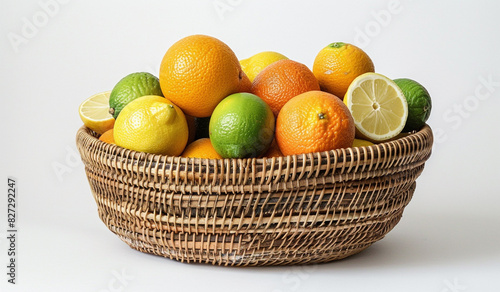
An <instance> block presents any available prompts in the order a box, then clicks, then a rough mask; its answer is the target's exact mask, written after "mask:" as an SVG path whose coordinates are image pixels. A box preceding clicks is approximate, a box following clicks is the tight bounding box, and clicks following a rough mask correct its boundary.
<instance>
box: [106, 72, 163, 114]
mask: <svg viewBox="0 0 500 292" xmlns="http://www.w3.org/2000/svg"><path fill="white" fill-rule="evenodd" d="M145 95H159V96H163V93H162V92H161V88H160V81H159V80H158V78H157V77H156V76H154V75H152V74H150V73H147V72H136V73H131V74H129V75H127V76H125V77H123V78H122V79H121V80H120V81H118V83H116V85H115V86H114V87H113V90H112V91H111V94H110V96H109V112H110V113H111V114H112V115H113V117H114V118H115V119H116V118H117V117H118V115H119V114H120V112H121V110H122V109H123V108H124V107H125V106H126V105H127V104H128V103H129V102H131V101H132V100H134V99H136V98H138V97H141V96H145Z"/></svg>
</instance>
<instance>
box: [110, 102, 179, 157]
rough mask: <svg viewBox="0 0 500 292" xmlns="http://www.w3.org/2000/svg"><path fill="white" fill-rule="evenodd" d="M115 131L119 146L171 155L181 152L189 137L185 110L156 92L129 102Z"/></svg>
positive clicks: (117, 122) (116, 124)
mask: <svg viewBox="0 0 500 292" xmlns="http://www.w3.org/2000/svg"><path fill="white" fill-rule="evenodd" d="M113 131H114V133H113V136H114V139H115V143H116V145H118V146H121V147H124V148H127V149H131V150H135V151H141V152H147V153H153V154H163V155H172V156H178V155H179V154H181V153H182V151H183V150H184V147H186V143H187V140H188V136H189V130H188V125H187V122H186V117H185V116H184V113H183V112H182V110H181V109H180V108H179V107H177V106H176V105H174V104H173V103H172V102H171V101H169V100H168V99H166V98H164V97H161V96H156V95H146V96H142V97H139V98H137V99H135V100H133V101H131V102H130V103H129V104H127V105H126V106H125V107H124V108H123V110H122V111H121V113H120V115H119V116H118V118H117V119H116V122H115V127H114V130H113Z"/></svg>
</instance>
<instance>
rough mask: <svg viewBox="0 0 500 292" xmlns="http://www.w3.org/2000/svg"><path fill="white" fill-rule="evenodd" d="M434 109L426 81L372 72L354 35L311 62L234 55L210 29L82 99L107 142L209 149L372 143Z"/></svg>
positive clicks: (147, 148) (407, 128)
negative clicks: (156, 63)
mask: <svg viewBox="0 0 500 292" xmlns="http://www.w3.org/2000/svg"><path fill="white" fill-rule="evenodd" d="M430 111H431V98H430V95H429V93H428V92H427V90H426V89H425V88H424V87H423V86H422V85H420V84H419V83H417V82H416V81H414V80H411V79H407V78H400V79H395V80H391V79H389V78H388V77H386V76H384V75H381V74H379V73H375V67H374V64H373V61H372V60H371V59H370V57H369V56H368V55H367V54H366V53H365V52H364V51H363V50H361V49H360V48H358V47H356V46H354V45H352V44H348V43H341V42H337V43H332V44H330V45H328V46H326V47H325V48H323V49H321V50H320V51H319V52H318V53H317V55H316V58H315V60H314V64H313V66H312V70H311V69H309V68H308V67H307V66H306V65H304V64H302V63H300V62H297V61H295V60H291V59H288V58H287V57H286V56H284V55H282V54H280V53H277V52H269V51H266V52H260V53H258V54H255V55H254V56H252V57H250V58H248V59H243V60H238V58H237V57H236V55H235V53H234V52H233V51H232V50H231V48H229V47H228V46H227V45H226V44H225V43H223V42H222V41H220V40H218V39H216V38H214V37H210V36H205V35H192V36H188V37H185V38H183V39H181V40H179V41H178V42H176V43H175V44H173V45H172V46H171V47H170V48H169V49H168V50H167V51H166V53H165V55H164V57H163V60H162V61H161V65H160V72H159V75H158V77H156V76H154V75H152V74H150V73H145V72H136V73H131V74H129V75H127V76H125V77H124V78H123V79H121V80H120V81H119V82H118V83H116V84H115V86H114V87H113V89H112V90H111V91H107V92H102V93H98V94H96V95H94V96H91V97H90V98H88V99H87V100H85V101H84V102H83V103H82V104H81V105H80V108H79V113H80V117H81V118H82V121H83V122H84V124H85V126H87V127H88V128H90V129H91V130H93V131H94V132H96V133H97V134H99V135H100V136H99V137H100V138H99V139H100V140H102V141H104V142H106V143H111V144H116V145H118V146H120V147H124V148H128V149H131V150H135V151H142V152H147V153H153V154H162V155H171V156H184V157H194V158H210V159H221V158H249V157H277V156H286V155H294V154H303V153H311V152H318V151H330V150H333V149H337V148H346V147H362V146H369V145H373V143H379V142H383V141H387V140H390V139H394V138H397V137H399V136H401V135H404V134H405V133H408V132H411V131H417V130H419V129H420V128H422V127H423V126H424V125H425V122H426V121H427V119H428V118H429V115H430Z"/></svg>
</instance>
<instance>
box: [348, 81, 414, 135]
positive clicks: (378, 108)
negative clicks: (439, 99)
mask: <svg viewBox="0 0 500 292" xmlns="http://www.w3.org/2000/svg"><path fill="white" fill-rule="evenodd" d="M344 103H345V104H346V105H347V107H348V108H349V110H350V111H351V114H352V117H353V118H354V124H355V125H356V137H357V138H361V139H363V140H370V141H384V140H388V139H390V138H393V137H395V136H397V135H398V134H399V133H401V131H402V130H403V128H404V126H405V124H406V119H407V117H408V104H407V102H406V98H405V96H404V95H403V92H402V91H401V89H400V88H399V87H398V86H397V85H396V83H394V81H392V80H391V79H389V78H387V77H385V76H383V75H381V74H378V73H365V74H362V75H360V76H358V77H356V79H354V80H353V82H352V83H351V84H350V85H349V88H348V89H347V93H346V95H345V97H344Z"/></svg>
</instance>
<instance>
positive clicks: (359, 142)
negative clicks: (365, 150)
mask: <svg viewBox="0 0 500 292" xmlns="http://www.w3.org/2000/svg"><path fill="white" fill-rule="evenodd" d="M372 145H375V144H373V143H372V142H370V141H367V140H362V139H354V142H353V143H352V147H363V146H372Z"/></svg>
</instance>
